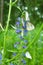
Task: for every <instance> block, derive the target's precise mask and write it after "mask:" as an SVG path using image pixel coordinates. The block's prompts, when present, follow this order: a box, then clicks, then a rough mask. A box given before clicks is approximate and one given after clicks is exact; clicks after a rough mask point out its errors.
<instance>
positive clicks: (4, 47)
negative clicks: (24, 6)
mask: <svg viewBox="0 0 43 65" xmlns="http://www.w3.org/2000/svg"><path fill="white" fill-rule="evenodd" d="M11 3H12V0H10V4H9V13H8V19H7V25H6V28H5V32H4V44H3V49H4V51H3V55H2V56H3V58H2V60H3V62H2V65H5V62H4V61H5V60H4V59H5V52H6V33H7V31H8V26H9V21H10V14H11V8H12V6H11Z"/></svg>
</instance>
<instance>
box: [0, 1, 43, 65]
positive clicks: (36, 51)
mask: <svg viewBox="0 0 43 65" xmlns="http://www.w3.org/2000/svg"><path fill="white" fill-rule="evenodd" d="M20 2H21V1H20ZM22 2H23V3H25V4H24V6H27V7H28V8H29V10H28V12H29V13H32V14H36V13H35V11H34V7H35V6H36V5H37V6H39V4H37V2H38V3H40V2H39V1H37V0H35V1H34V2H33V1H31V0H30V2H29V0H27V1H26V0H25V1H23V0H22ZM27 2H29V3H28V4H27ZM41 2H42V1H41ZM17 3H18V0H15V1H12V0H10V3H9V0H8V3H7V6H8V8H9V9H6V10H7V11H6V12H7V14H8V16H7V15H5V16H6V18H4V19H7V21H6V23H7V24H6V26H5V29H4V31H0V38H1V39H0V54H2V60H0V62H2V63H1V64H0V65H11V64H13V65H20V64H21V65H24V64H25V65H43V24H42V23H41V24H40V23H39V24H38V25H36V28H35V29H34V30H33V31H28V34H27V36H24V39H22V40H21V39H20V38H19V35H20V34H17V33H16V31H15V30H13V29H9V24H10V21H12V20H11V19H10V18H12V17H14V16H15V18H17V17H18V16H21V14H22V7H21V9H20V7H18V6H17ZM23 3H22V4H23ZM29 5H30V6H29ZM7 6H5V7H7ZM13 6H14V7H15V8H16V9H15V11H16V12H15V11H14V16H13V15H12V14H11V12H12V13H13V11H11V10H13V9H12V8H13ZM32 8H33V11H32ZM18 10H19V13H21V14H20V15H19V14H17V13H18V12H17V11H18ZM31 16H32V15H31ZM31 16H30V17H31ZM33 17H34V15H33ZM34 18H36V16H35V17H34ZM13 20H16V19H13ZM31 20H32V21H34V20H33V18H32V19H31ZM36 21H37V20H36ZM38 21H39V18H38ZM40 21H41V20H40ZM40 21H39V22H40ZM13 24H14V23H13ZM24 40H28V42H27V44H25V42H24ZM17 42H19V43H17ZM16 43H17V47H16V46H14V45H16ZM24 45H25V46H26V48H23V46H24ZM27 51H28V52H30V54H31V56H32V59H29V58H26V56H23V53H24V54H25V53H26V52H27ZM14 53H16V54H14ZM0 57H1V55H0ZM0 59H1V58H0ZM22 60H23V61H22ZM24 60H25V61H24ZM10 63H11V64H10Z"/></svg>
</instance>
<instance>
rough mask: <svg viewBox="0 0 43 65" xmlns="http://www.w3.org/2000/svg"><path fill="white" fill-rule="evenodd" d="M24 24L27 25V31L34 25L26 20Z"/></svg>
mask: <svg viewBox="0 0 43 65" xmlns="http://www.w3.org/2000/svg"><path fill="white" fill-rule="evenodd" d="M26 26H27V30H29V31H30V30H33V29H34V28H35V27H34V25H33V24H32V23H30V22H27V24H26Z"/></svg>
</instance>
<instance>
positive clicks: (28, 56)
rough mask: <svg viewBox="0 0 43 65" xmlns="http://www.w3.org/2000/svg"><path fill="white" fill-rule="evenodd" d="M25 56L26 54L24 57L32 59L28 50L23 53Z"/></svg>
mask: <svg viewBox="0 0 43 65" xmlns="http://www.w3.org/2000/svg"><path fill="white" fill-rule="evenodd" d="M25 56H26V58H29V59H32V57H31V55H30V53H29V52H28V51H27V52H26V53H25Z"/></svg>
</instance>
